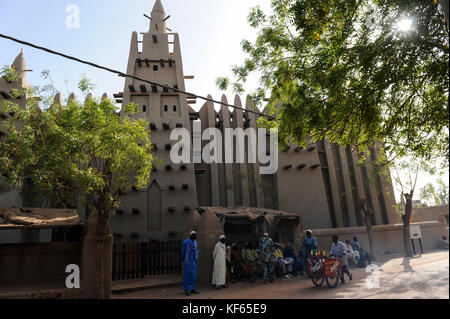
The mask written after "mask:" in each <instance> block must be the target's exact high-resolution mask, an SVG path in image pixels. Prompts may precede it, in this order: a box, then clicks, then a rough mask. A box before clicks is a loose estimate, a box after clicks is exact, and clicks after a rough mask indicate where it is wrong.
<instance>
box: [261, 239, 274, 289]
mask: <svg viewBox="0 0 450 319" xmlns="http://www.w3.org/2000/svg"><path fill="white" fill-rule="evenodd" d="M259 250H260V254H259V258H260V260H261V264H262V267H263V280H264V283H265V284H267V279H269V280H270V282H273V273H274V270H275V265H274V262H275V257H274V254H273V253H274V251H275V249H274V246H273V241H272V238H270V237H269V234H268V233H264V236H263V237H262V238H261V239H260V240H259Z"/></svg>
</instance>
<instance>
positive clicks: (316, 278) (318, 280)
mask: <svg viewBox="0 0 450 319" xmlns="http://www.w3.org/2000/svg"><path fill="white" fill-rule="evenodd" d="M311 280H312V282H313V284H314V286H316V287H321V286H322V285H323V281H324V278H323V276H322V274H321V273H313V274H311Z"/></svg>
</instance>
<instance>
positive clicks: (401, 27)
mask: <svg viewBox="0 0 450 319" xmlns="http://www.w3.org/2000/svg"><path fill="white" fill-rule="evenodd" d="M412 24H413V22H412V19H407V18H405V19H401V20H400V21H399V22H398V23H397V30H398V31H401V32H407V31H409V30H411V28H412Z"/></svg>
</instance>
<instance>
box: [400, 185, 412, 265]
mask: <svg viewBox="0 0 450 319" xmlns="http://www.w3.org/2000/svg"><path fill="white" fill-rule="evenodd" d="M403 196H404V197H405V214H404V215H402V220H403V245H404V247H405V255H406V257H412V256H413V252H412V247H411V229H410V225H411V213H412V198H413V193H412V192H411V193H410V194H403Z"/></svg>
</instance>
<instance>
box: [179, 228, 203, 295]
mask: <svg viewBox="0 0 450 319" xmlns="http://www.w3.org/2000/svg"><path fill="white" fill-rule="evenodd" d="M181 260H182V262H183V289H184V292H185V294H186V296H190V295H191V293H193V294H198V293H199V292H198V291H197V290H195V286H196V282H197V261H198V244H197V232H196V231H194V230H193V231H191V234H190V236H189V238H187V239H186V240H185V241H184V242H183V246H182V247H181Z"/></svg>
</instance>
